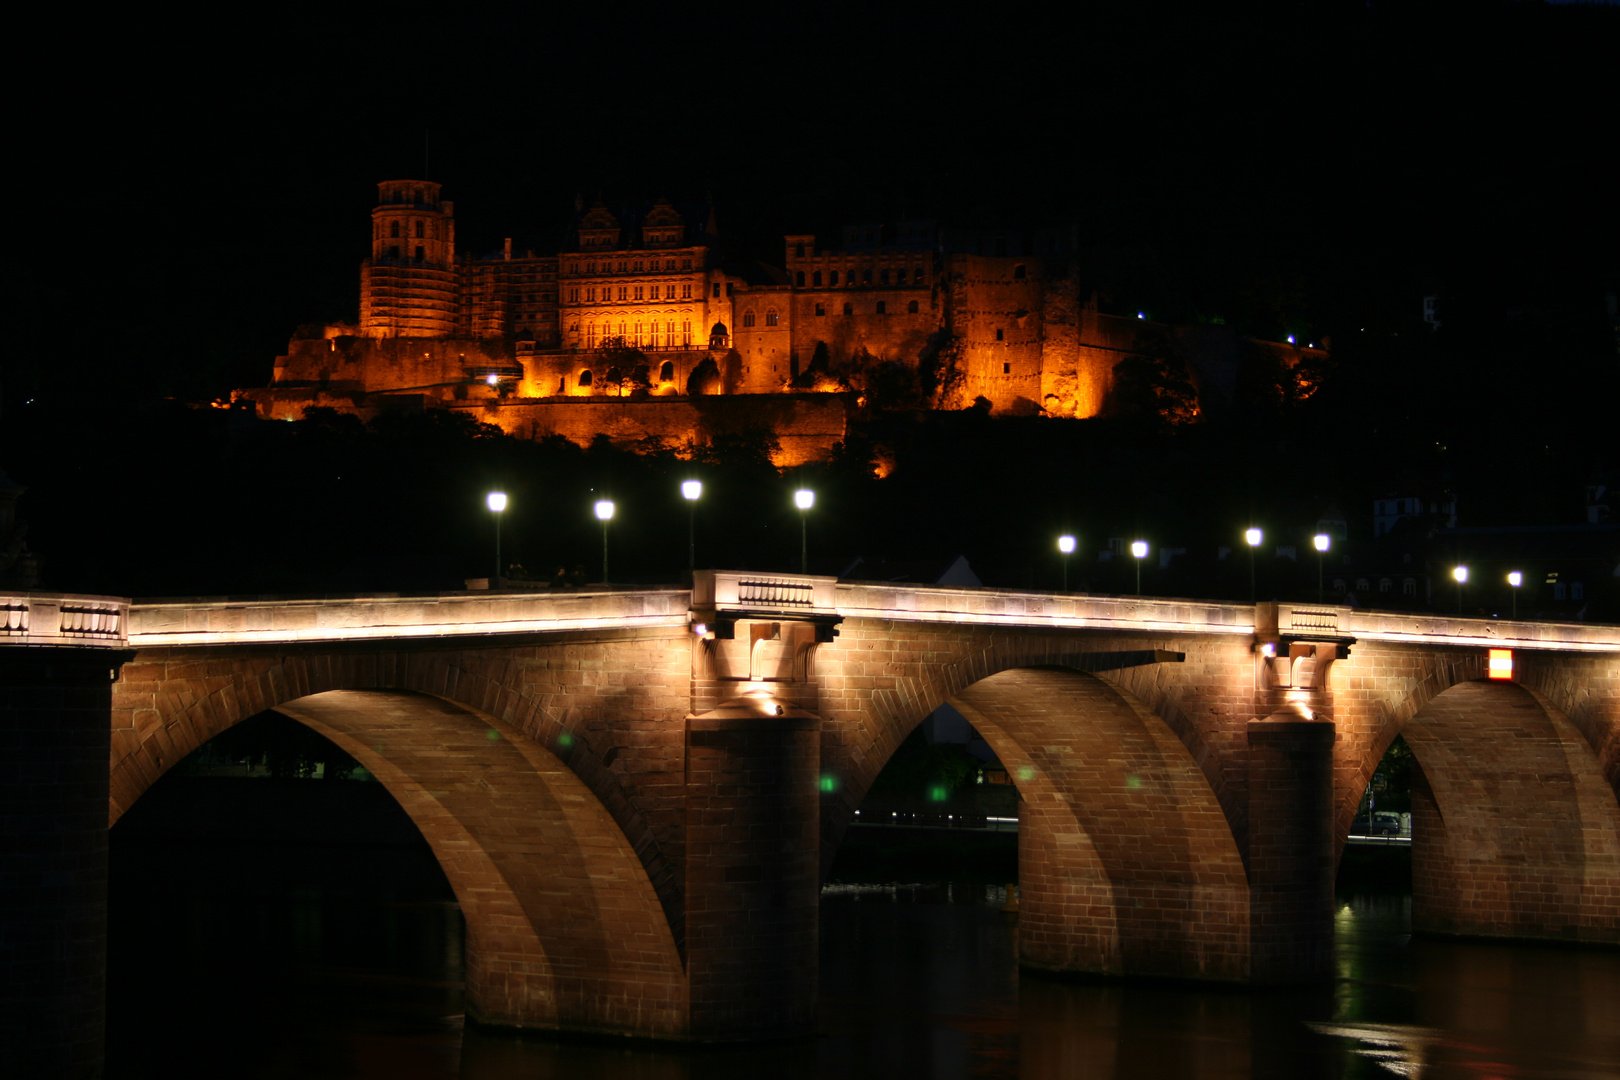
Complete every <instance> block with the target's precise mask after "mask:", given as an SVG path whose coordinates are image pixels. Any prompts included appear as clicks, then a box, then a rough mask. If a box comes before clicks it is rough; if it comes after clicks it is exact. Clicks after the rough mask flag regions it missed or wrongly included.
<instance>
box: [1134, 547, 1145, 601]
mask: <svg viewBox="0 0 1620 1080" xmlns="http://www.w3.org/2000/svg"><path fill="white" fill-rule="evenodd" d="M1147 551H1148V546H1147V541H1146V540H1132V541H1131V554H1132V555H1135V556H1136V595H1137V596H1141V595H1142V560H1143V559H1145V558H1147Z"/></svg>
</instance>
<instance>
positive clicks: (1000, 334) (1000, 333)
mask: <svg viewBox="0 0 1620 1080" xmlns="http://www.w3.org/2000/svg"><path fill="white" fill-rule="evenodd" d="M1006 337H1007V332H1006V331H1005V330H1003V329H1001V328H1000V327H999V326H998V327H997V328H996V340H997V341H1004V340H1006Z"/></svg>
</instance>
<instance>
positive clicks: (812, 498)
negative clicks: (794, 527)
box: [793, 488, 816, 510]
mask: <svg viewBox="0 0 1620 1080" xmlns="http://www.w3.org/2000/svg"><path fill="white" fill-rule="evenodd" d="M793 505H794V506H797V507H798V508H799V509H800V510H808V509H810V508H811V507H812V506H814V505H816V493H815V492H813V491H811V490H810V489H808V488H800V489H799V490H798V491H795V492H794V493H793Z"/></svg>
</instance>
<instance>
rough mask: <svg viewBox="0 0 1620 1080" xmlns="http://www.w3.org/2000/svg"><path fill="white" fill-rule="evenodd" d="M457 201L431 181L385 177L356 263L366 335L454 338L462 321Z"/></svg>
mask: <svg viewBox="0 0 1620 1080" xmlns="http://www.w3.org/2000/svg"><path fill="white" fill-rule="evenodd" d="M456 277H457V271H456V222H455V216H454V205H453V204H452V203H449V202H444V201H441V200H440V199H439V185H438V184H435V183H434V182H433V181H431V180H385V181H383V182H382V183H380V184H378V185H377V206H376V208H375V209H373V210H372V211H371V257H370V258H369V259H367V260H366V261H365V262H364V263H362V264H361V267H360V332H361V333H362V334H363V335H365V336H366V337H452V336H454V335H455V334H456V331H457V327H458V324H459V322H460V318H459V316H460V310H459V308H460V304H459V301H458V289H457V280H456Z"/></svg>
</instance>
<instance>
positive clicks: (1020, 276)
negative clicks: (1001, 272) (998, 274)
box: [1013, 263, 1024, 281]
mask: <svg viewBox="0 0 1620 1080" xmlns="http://www.w3.org/2000/svg"><path fill="white" fill-rule="evenodd" d="M1013 277H1014V278H1015V279H1017V280H1019V281H1022V280H1024V264H1023V263H1019V264H1018V265H1017V266H1015V267H1013Z"/></svg>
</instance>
